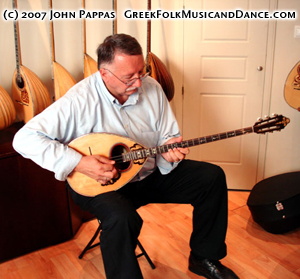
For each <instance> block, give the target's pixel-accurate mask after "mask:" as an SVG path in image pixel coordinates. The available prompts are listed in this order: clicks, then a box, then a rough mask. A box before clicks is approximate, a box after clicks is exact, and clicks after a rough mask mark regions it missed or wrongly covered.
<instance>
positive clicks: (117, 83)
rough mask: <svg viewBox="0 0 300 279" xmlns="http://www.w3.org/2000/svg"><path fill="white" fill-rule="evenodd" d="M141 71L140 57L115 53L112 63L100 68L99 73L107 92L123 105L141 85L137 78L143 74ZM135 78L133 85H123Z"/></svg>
mask: <svg viewBox="0 0 300 279" xmlns="http://www.w3.org/2000/svg"><path fill="white" fill-rule="evenodd" d="M143 69H144V59H143V56H142V55H125V54H122V53H117V54H116V55H115V59H114V61H113V63H112V64H107V65H105V66H103V67H101V69H100V73H101V76H102V79H103V81H104V83H105V85H106V87H107V89H108V91H109V92H110V93H111V94H112V95H113V96H114V97H116V98H117V99H118V101H119V102H120V103H121V104H123V103H125V102H126V100H127V99H128V97H129V96H130V95H131V94H133V93H134V92H136V90H137V88H138V87H140V86H141V84H142V83H141V80H140V79H138V77H140V75H141V74H142V73H143ZM135 78H136V80H135V81H134V83H133V84H131V85H126V84H124V83H128V82H130V81H131V80H132V79H135Z"/></svg>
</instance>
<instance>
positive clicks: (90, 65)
mask: <svg viewBox="0 0 300 279" xmlns="http://www.w3.org/2000/svg"><path fill="white" fill-rule="evenodd" d="M82 8H83V9H84V10H85V0H82ZM82 31H83V32H82V33H83V60H84V78H86V77H88V76H90V75H92V74H94V73H96V72H97V71H98V65H97V62H96V61H95V60H94V59H93V58H92V57H91V56H89V55H88V54H87V53H86V21H85V18H83V28H82Z"/></svg>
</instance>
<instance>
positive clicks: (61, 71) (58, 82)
mask: <svg viewBox="0 0 300 279" xmlns="http://www.w3.org/2000/svg"><path fill="white" fill-rule="evenodd" d="M51 9H52V0H49V10H51ZM50 39H51V50H52V53H51V56H52V72H53V76H52V79H53V80H54V98H55V101H56V100H58V99H59V98H60V97H62V96H63V95H65V94H66V93H67V91H68V90H69V89H70V88H71V87H72V86H73V85H75V84H76V80H75V78H73V76H72V75H71V74H70V73H69V72H68V71H67V70H66V69H65V68H64V67H63V66H62V65H60V64H59V63H58V62H56V60H55V44H54V29H53V20H51V21H50Z"/></svg>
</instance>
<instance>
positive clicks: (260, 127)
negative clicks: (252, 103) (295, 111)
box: [253, 114, 290, 134]
mask: <svg viewBox="0 0 300 279" xmlns="http://www.w3.org/2000/svg"><path fill="white" fill-rule="evenodd" d="M289 123H290V119H289V118H287V117H285V116H283V115H278V114H272V117H270V116H266V117H265V119H262V118H259V119H258V120H257V122H255V124H254V126H253V130H254V132H255V133H257V134H264V133H267V132H273V131H280V130H282V129H284V128H285V126H286V125H287V124H289Z"/></svg>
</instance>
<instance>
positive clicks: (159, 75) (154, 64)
mask: <svg viewBox="0 0 300 279" xmlns="http://www.w3.org/2000/svg"><path fill="white" fill-rule="evenodd" d="M148 11H151V0H148ZM146 71H148V72H150V76H151V77H152V78H154V79H155V80H156V81H157V82H158V83H159V84H160V85H161V87H162V89H163V90H164V92H165V94H166V96H167V99H168V100H169V101H171V100H172V99H173V97H174V91H175V88H174V82H173V78H172V76H171V74H170V72H169V71H168V69H167V68H166V66H165V64H164V63H163V62H162V61H161V60H160V59H159V58H158V57H157V56H156V55H155V54H154V53H152V52H151V20H150V19H149V20H148V22H147V56H146Z"/></svg>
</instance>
